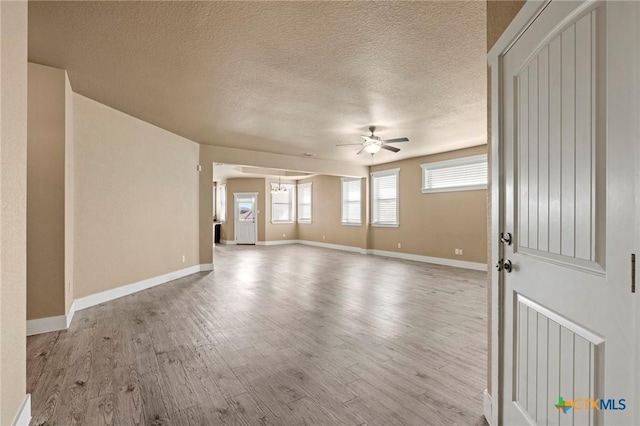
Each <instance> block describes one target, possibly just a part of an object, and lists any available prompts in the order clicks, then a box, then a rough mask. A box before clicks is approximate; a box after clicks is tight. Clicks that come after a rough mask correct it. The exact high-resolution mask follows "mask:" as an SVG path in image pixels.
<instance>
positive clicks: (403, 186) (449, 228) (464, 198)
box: [369, 145, 487, 263]
mask: <svg viewBox="0 0 640 426" xmlns="http://www.w3.org/2000/svg"><path fill="white" fill-rule="evenodd" d="M484 153H486V146H485V145H482V146H478V147H474V148H468V149H462V150H458V151H451V152H447V153H443V154H437V155H430V156H425V157H418V158H412V159H408V160H403V161H397V162H393V163H387V164H383V165H378V166H373V167H372V168H371V171H372V172H375V171H380V170H387V169H394V168H400V194H399V199H400V218H399V222H400V226H398V227H397V228H379V227H370V231H369V232H370V237H371V242H370V244H371V245H370V248H371V249H374V250H384V251H396V252H402V253H409V254H416V255H421V256H431V257H439V258H448V259H454V260H463V261H468V262H477V263H486V262H487V192H486V190H476V191H457V192H442V193H432V194H423V193H422V187H421V181H422V169H421V168H420V164H422V163H427V162H432V161H441V160H448V159H451V158H457V157H465V156H470V155H478V154H484ZM398 243H400V244H401V245H402V248H401V249H399V248H398ZM455 248H461V249H462V250H463V253H464V254H463V255H462V256H458V255H455V254H454V249H455Z"/></svg>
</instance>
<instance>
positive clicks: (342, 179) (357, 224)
mask: <svg viewBox="0 0 640 426" xmlns="http://www.w3.org/2000/svg"><path fill="white" fill-rule="evenodd" d="M354 181H357V182H360V199H359V203H360V217H359V218H358V221H357V222H345V221H344V183H345V182H354ZM340 223H341V224H342V225H344V226H362V178H346V177H343V178H340Z"/></svg>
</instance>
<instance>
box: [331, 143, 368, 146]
mask: <svg viewBox="0 0 640 426" xmlns="http://www.w3.org/2000/svg"><path fill="white" fill-rule="evenodd" d="M351 145H362V143H339V144H337V145H336V146H351Z"/></svg>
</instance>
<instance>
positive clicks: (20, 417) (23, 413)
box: [11, 393, 31, 426]
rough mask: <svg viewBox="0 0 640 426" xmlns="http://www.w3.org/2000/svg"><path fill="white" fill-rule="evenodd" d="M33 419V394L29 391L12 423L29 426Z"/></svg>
mask: <svg viewBox="0 0 640 426" xmlns="http://www.w3.org/2000/svg"><path fill="white" fill-rule="evenodd" d="M30 421H31V394H30V393H28V394H27V395H26V396H25V398H24V401H23V402H22V407H20V411H18V413H17V414H16V417H15V418H14V419H13V422H12V423H11V425H12V426H28V425H29V422H30Z"/></svg>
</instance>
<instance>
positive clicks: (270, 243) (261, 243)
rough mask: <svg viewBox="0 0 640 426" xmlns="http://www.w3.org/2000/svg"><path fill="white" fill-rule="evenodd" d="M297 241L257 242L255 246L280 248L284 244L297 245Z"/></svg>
mask: <svg viewBox="0 0 640 426" xmlns="http://www.w3.org/2000/svg"><path fill="white" fill-rule="evenodd" d="M298 242H299V241H298V240H273V241H257V242H256V245H257V246H281V245H285V244H298Z"/></svg>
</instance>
